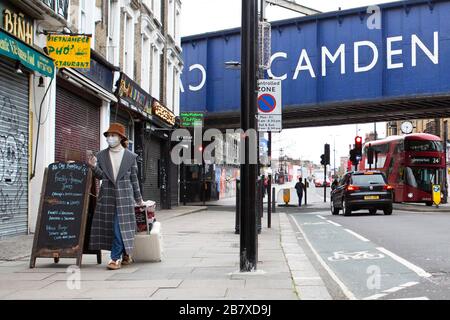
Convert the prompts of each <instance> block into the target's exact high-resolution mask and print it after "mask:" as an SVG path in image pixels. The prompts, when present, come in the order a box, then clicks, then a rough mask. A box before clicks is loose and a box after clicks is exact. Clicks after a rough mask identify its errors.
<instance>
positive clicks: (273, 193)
mask: <svg viewBox="0 0 450 320" xmlns="http://www.w3.org/2000/svg"><path fill="white" fill-rule="evenodd" d="M272 212H274V213H275V212H276V210H275V188H273V189H272Z"/></svg>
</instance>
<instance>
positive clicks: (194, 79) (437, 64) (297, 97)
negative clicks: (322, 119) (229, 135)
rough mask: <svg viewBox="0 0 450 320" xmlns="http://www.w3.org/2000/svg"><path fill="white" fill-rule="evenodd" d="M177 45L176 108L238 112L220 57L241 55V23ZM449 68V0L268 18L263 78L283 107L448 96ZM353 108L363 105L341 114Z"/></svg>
mask: <svg viewBox="0 0 450 320" xmlns="http://www.w3.org/2000/svg"><path fill="white" fill-rule="evenodd" d="M368 11H369V12H368ZM377 20H378V22H379V23H378V25H377V23H375V24H371V23H370V22H371V21H375V22H376V21H377ZM182 45H183V55H184V61H185V66H186V67H185V68H186V71H185V72H183V75H182V93H181V110H182V111H193V110H196V111H198V110H202V111H207V112H208V115H209V116H211V115H214V114H215V113H219V114H221V113H224V112H225V113H226V112H237V111H238V110H239V108H240V98H239V76H240V73H239V71H236V70H230V69H226V68H225V62H227V61H240V56H239V55H240V50H239V45H240V29H233V30H226V31H220V32H214V33H209V34H202V35H197V36H189V37H186V38H183V40H182ZM447 70H450V1H432V2H430V1H425V0H423V1H421V0H418V1H397V2H394V3H390V4H386V5H381V6H380V8H379V10H378V11H377V12H372V11H370V10H367V8H359V9H352V10H347V11H339V12H331V13H326V14H320V15H315V16H308V17H302V18H295V19H290V20H285V21H279V22H274V23H272V57H271V66H270V69H269V70H267V74H266V78H269V79H279V80H281V81H282V89H283V95H282V99H283V106H284V108H283V113H285V112H288V113H289V112H299V111H301V110H307V109H312V108H315V110H320V109H321V108H322V109H323V108H326V107H328V106H334V105H337V104H339V105H340V106H347V107H351V106H355V105H356V104H361V103H362V104H364V103H367V102H377V103H380V102H381V103H385V102H388V101H393V100H398V99H402V100H405V101H406V100H408V99H412V98H414V99H417V98H422V97H430V96H432V97H433V98H435V97H437V96H439V97H445V96H449V95H450V73H449V72H447ZM407 107H408V106H407ZM391 111H392V110H391ZM351 112H355V113H356V112H361V111H356V110H354V109H352V110H345V112H343V114H345V115H346V116H351V115H352V114H351ZM284 118H285V117H284ZM384 120H386V119H384ZM283 121H285V119H283Z"/></svg>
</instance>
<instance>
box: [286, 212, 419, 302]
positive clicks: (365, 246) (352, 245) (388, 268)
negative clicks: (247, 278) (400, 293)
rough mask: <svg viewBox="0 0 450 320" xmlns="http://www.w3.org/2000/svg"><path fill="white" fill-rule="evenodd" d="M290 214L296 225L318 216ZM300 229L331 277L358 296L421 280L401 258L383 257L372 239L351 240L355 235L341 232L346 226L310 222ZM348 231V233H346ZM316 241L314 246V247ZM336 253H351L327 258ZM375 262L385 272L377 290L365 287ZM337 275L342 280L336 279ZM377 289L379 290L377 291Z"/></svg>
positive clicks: (383, 294)
mask: <svg viewBox="0 0 450 320" xmlns="http://www.w3.org/2000/svg"><path fill="white" fill-rule="evenodd" d="M291 217H292V218H293V219H294V223H295V224H296V225H299V224H301V223H302V222H305V221H309V222H313V221H314V219H315V218H313V217H311V216H307V215H304V214H297V215H292V216H291ZM316 217H318V215H316ZM297 219H298V221H297ZM316 221H317V220H316ZM298 229H299V230H300V231H301V232H302V234H303V236H304V238H306V239H307V241H306V242H307V244H308V246H309V247H310V248H311V250H312V251H313V253H314V255H315V256H316V257H317V256H320V259H319V258H318V259H317V260H318V261H319V262H320V264H321V265H322V266H324V264H325V265H326V267H325V266H324V268H325V270H326V271H327V272H328V273H329V274H330V275H331V273H330V272H329V270H331V271H332V274H333V276H332V279H333V280H334V281H335V282H336V283H337V284H338V285H339V286H340V287H341V289H342V287H343V286H342V285H341V283H342V284H343V285H344V287H345V288H347V290H348V291H349V292H350V293H351V294H352V296H353V297H355V299H363V298H364V297H367V296H371V295H370V293H376V295H374V298H381V297H384V296H386V295H388V294H389V293H384V292H382V291H381V290H383V289H385V290H391V289H392V288H395V287H399V283H412V284H416V283H417V282H412V280H415V281H417V280H419V279H418V278H416V277H417V275H416V273H414V272H411V270H410V269H409V268H405V266H404V265H402V264H399V263H398V261H396V260H394V259H392V258H391V257H390V256H383V257H381V256H380V251H379V250H376V247H377V246H376V245H375V244H374V243H372V242H371V241H361V242H360V241H357V242H355V241H354V240H351V238H352V237H354V235H352V234H351V233H349V232H347V231H346V232H342V231H340V230H344V228H342V229H339V228H334V227H332V226H329V227H327V225H323V224H320V225H319V224H318V225H315V224H312V223H311V224H306V225H305V226H304V227H303V228H298ZM346 234H347V235H348V236H345V235H346ZM364 239H366V238H364ZM313 243H314V246H315V247H313ZM336 252H337V253H339V252H341V253H348V254H349V256H348V257H347V258H346V259H336V261H327V258H329V257H330V255H333V254H335V253H336ZM344 258H345V257H344ZM373 265H375V266H378V267H380V269H381V270H382V273H380V276H381V279H382V286H381V287H378V288H376V289H375V288H370V287H367V288H366V285H367V286H368V284H367V283H368V282H367V281H369V278H370V276H371V275H372V274H371V273H369V269H368V268H369V267H372V266H373ZM403 268H404V269H403ZM402 269H403V270H402ZM336 278H338V279H339V281H336ZM341 279H342V280H341ZM403 286H404V285H403ZM349 288H350V289H349ZM380 289H381V290H380ZM402 289H403V288H402ZM375 290H378V292H377V291H375ZM343 291H344V290H343Z"/></svg>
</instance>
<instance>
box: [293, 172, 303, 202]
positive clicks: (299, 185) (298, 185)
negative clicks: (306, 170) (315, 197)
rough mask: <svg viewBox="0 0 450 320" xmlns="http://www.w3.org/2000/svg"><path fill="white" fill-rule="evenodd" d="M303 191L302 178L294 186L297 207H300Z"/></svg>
mask: <svg viewBox="0 0 450 320" xmlns="http://www.w3.org/2000/svg"><path fill="white" fill-rule="evenodd" d="M304 189H305V185H304V184H303V182H302V178H301V177H299V178H298V182H297V183H296V184H295V190H296V191H297V196H298V206H299V207H301V206H302V199H303V190H304Z"/></svg>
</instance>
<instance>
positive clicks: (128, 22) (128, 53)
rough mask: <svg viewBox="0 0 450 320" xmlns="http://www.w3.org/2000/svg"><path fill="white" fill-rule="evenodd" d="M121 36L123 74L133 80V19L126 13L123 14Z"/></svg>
mask: <svg viewBox="0 0 450 320" xmlns="http://www.w3.org/2000/svg"><path fill="white" fill-rule="evenodd" d="M123 21H124V23H123V27H124V30H123V34H124V35H125V38H124V48H123V69H124V72H125V73H126V74H127V75H128V76H129V77H130V78H131V79H134V52H133V50H134V25H133V19H132V17H130V16H129V15H128V14H127V13H124V20H123Z"/></svg>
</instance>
